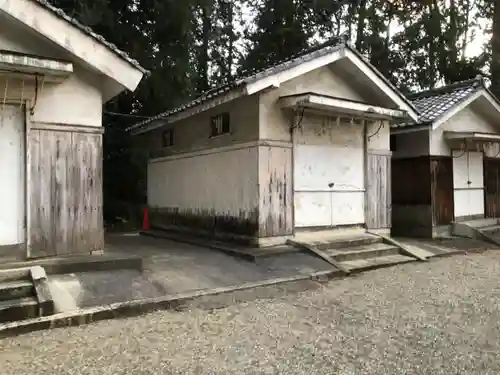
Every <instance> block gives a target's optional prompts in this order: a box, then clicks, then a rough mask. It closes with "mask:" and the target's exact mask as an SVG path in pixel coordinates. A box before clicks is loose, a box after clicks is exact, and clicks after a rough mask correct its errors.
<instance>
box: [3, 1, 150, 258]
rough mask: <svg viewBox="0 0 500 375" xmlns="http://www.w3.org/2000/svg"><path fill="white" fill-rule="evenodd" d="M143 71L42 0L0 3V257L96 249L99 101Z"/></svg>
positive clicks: (99, 241)
mask: <svg viewBox="0 0 500 375" xmlns="http://www.w3.org/2000/svg"><path fill="white" fill-rule="evenodd" d="M144 73H145V70H144V69H143V68H141V67H140V66H139V64H138V63H137V62H136V61H134V60H132V59H131V58H129V57H128V56H127V55H126V54H125V53H124V52H122V51H119V50H118V49H117V48H116V47H115V46H114V45H112V44H110V43H108V42H106V41H105V40H104V39H103V38H102V37H101V36H99V35H97V34H95V33H93V32H92V31H91V30H90V29H89V28H87V27H84V26H83V25H81V24H80V23H78V22H77V21H76V20H74V19H73V18H70V17H69V16H68V15H66V14H64V13H63V12H62V11H61V10H60V9H56V8H54V7H53V6H52V5H50V3H49V2H47V1H45V0H15V1H14V0H12V1H0V260H1V259H6V258H9V259H10V258H14V259H26V258H39V257H48V256H55V255H68V254H85V253H86V254H89V253H91V252H92V251H94V250H102V249H103V247H104V233H103V218H102V134H103V128H102V105H103V103H105V102H107V101H109V100H110V99H112V98H113V97H115V96H117V95H118V94H119V93H121V92H122V91H124V90H135V88H136V87H137V85H138V84H139V82H140V81H141V79H142V77H143V75H144Z"/></svg>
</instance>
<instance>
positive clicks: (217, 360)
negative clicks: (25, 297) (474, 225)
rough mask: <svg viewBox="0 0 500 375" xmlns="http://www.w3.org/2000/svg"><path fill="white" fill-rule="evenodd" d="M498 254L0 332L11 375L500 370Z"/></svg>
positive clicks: (1, 355)
mask: <svg viewBox="0 0 500 375" xmlns="http://www.w3.org/2000/svg"><path fill="white" fill-rule="evenodd" d="M499 304H500V252H487V253H484V254H475V255H470V256H455V257H451V258H445V259H440V260H436V261H432V262H429V263H412V264H407V265H404V266H398V267H393V268H387V269H381V270H377V271H373V272H368V273H364V274H362V275H359V276H355V277H349V278H346V279H343V280H334V281H332V282H330V283H329V284H328V285H327V286H325V287H323V288H320V289H317V290H314V291H308V292H303V293H301V294H299V295H288V296H286V297H281V298H275V299H270V300H260V301H253V302H248V303H242V304H239V305H234V306H231V307H228V308H225V309H221V310H216V311H202V310H193V311H183V312H158V313H154V314H149V315H146V316H142V317H139V318H133V319H127V320H112V321H105V322H100V323H96V324H92V325H88V326H82V327H76V328H64V329H57V330H51V331H43V332H37V333H32V334H29V335H24V336H20V337H17V338H10V339H5V340H3V341H0V367H1V370H0V373H1V374H2V375H13V374H16V375H22V374H30V375H38V374H40V375H41V374H52V375H59V374H79V375H89V374H100V375H115V374H134V375H140V374H155V375H158V374H287V375H288V374H290V375H292V374H294V375H301V374H328V375H331V374H419V375H420V374H474V375H477V374H498V373H500V328H499V324H498V322H499V321H500V319H499V315H500V314H499V312H500V305H499Z"/></svg>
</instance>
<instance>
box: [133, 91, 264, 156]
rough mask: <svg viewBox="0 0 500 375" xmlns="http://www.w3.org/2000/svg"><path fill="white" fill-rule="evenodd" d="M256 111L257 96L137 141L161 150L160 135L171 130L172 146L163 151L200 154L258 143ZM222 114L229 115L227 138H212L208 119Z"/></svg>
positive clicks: (151, 148) (196, 116) (207, 112)
mask: <svg viewBox="0 0 500 375" xmlns="http://www.w3.org/2000/svg"><path fill="white" fill-rule="evenodd" d="M258 110H259V107H258V96H256V95H254V96H248V97H243V98H239V99H235V100H233V101H231V102H229V103H226V104H223V105H220V106H218V107H216V108H212V109H210V110H207V111H205V112H202V113H198V114H196V115H194V116H191V117H189V118H186V119H184V120H180V121H177V122H175V123H173V124H172V125H170V126H167V127H164V128H160V129H157V130H155V131H152V132H150V133H146V134H145V135H144V136H141V137H138V138H137V139H141V138H142V139H143V140H144V141H143V142H145V143H146V145H147V146H146V147H147V148H148V149H149V150H153V151H154V150H160V149H161V147H162V144H161V140H162V133H163V132H164V131H165V129H169V128H173V129H174V133H175V135H174V137H175V144H174V146H172V147H169V148H168V150H166V151H168V152H169V153H178V152H192V151H200V150H206V149H212V148H217V147H222V146H228V145H235V144H238V143H242V142H249V141H257V140H258V139H259V133H258V132H259V125H258V121H259V112H258ZM224 112H229V123H230V125H229V126H230V131H229V134H224V135H221V136H218V137H213V138H211V137H210V129H211V128H210V118H211V116H215V115H218V114H221V113H224Z"/></svg>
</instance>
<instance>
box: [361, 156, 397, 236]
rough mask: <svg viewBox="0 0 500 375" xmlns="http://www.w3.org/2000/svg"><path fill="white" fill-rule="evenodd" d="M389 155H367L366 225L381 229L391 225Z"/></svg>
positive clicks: (370, 227)
mask: <svg viewBox="0 0 500 375" xmlns="http://www.w3.org/2000/svg"><path fill="white" fill-rule="evenodd" d="M390 161H391V156H390V155H383V154H372V153H368V155H367V163H366V164H367V168H366V173H367V187H366V194H367V199H366V208H365V211H366V227H367V228H369V229H383V228H390V227H391V213H390V212H391V190H390V181H391V169H390Z"/></svg>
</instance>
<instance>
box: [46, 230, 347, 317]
mask: <svg viewBox="0 0 500 375" xmlns="http://www.w3.org/2000/svg"><path fill="white" fill-rule="evenodd" d="M106 241H107V246H108V248H109V249H110V251H119V252H120V253H121V254H129V255H131V256H134V257H139V258H141V259H142V266H143V269H142V271H138V270H133V269H129V270H123V269H122V270H116V271H111V272H110V271H105V272H102V271H93V272H73V273H68V274H59V275H52V276H50V277H49V285H50V289H51V292H52V295H53V296H54V302H55V305H56V311H57V312H69V311H72V310H75V309H80V308H90V307H94V306H100V305H105V304H113V303H124V302H126V301H135V300H142V299H148V298H160V297H162V296H165V295H173V294H177V293H191V292H195V291H200V290H212V289H217V288H226V287H237V286H239V285H244V284H248V283H260V282H271V281H272V280H278V279H283V278H284V279H288V278H294V277H306V278H307V277H310V275H313V274H317V273H318V272H319V273H321V272H326V273H328V274H331V275H338V276H340V275H341V272H340V271H339V270H338V269H336V268H335V267H333V266H332V265H330V264H328V263H327V262H325V261H324V260H322V259H319V258H317V257H316V256H314V255H311V254H307V253H302V252H298V251H293V252H290V253H286V254H281V255H279V256H274V257H273V256H266V257H259V258H257V259H256V260H255V261H254V262H249V261H247V260H244V259H241V258H239V257H235V256H232V255H228V254H227V253H225V252H221V251H214V250H213V249H210V248H207V247H201V246H194V245H190V244H186V243H182V242H174V241H169V240H166V239H161V238H154V237H148V236H141V235H139V234H138V233H130V234H113V235H108V236H107V237H106Z"/></svg>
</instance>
